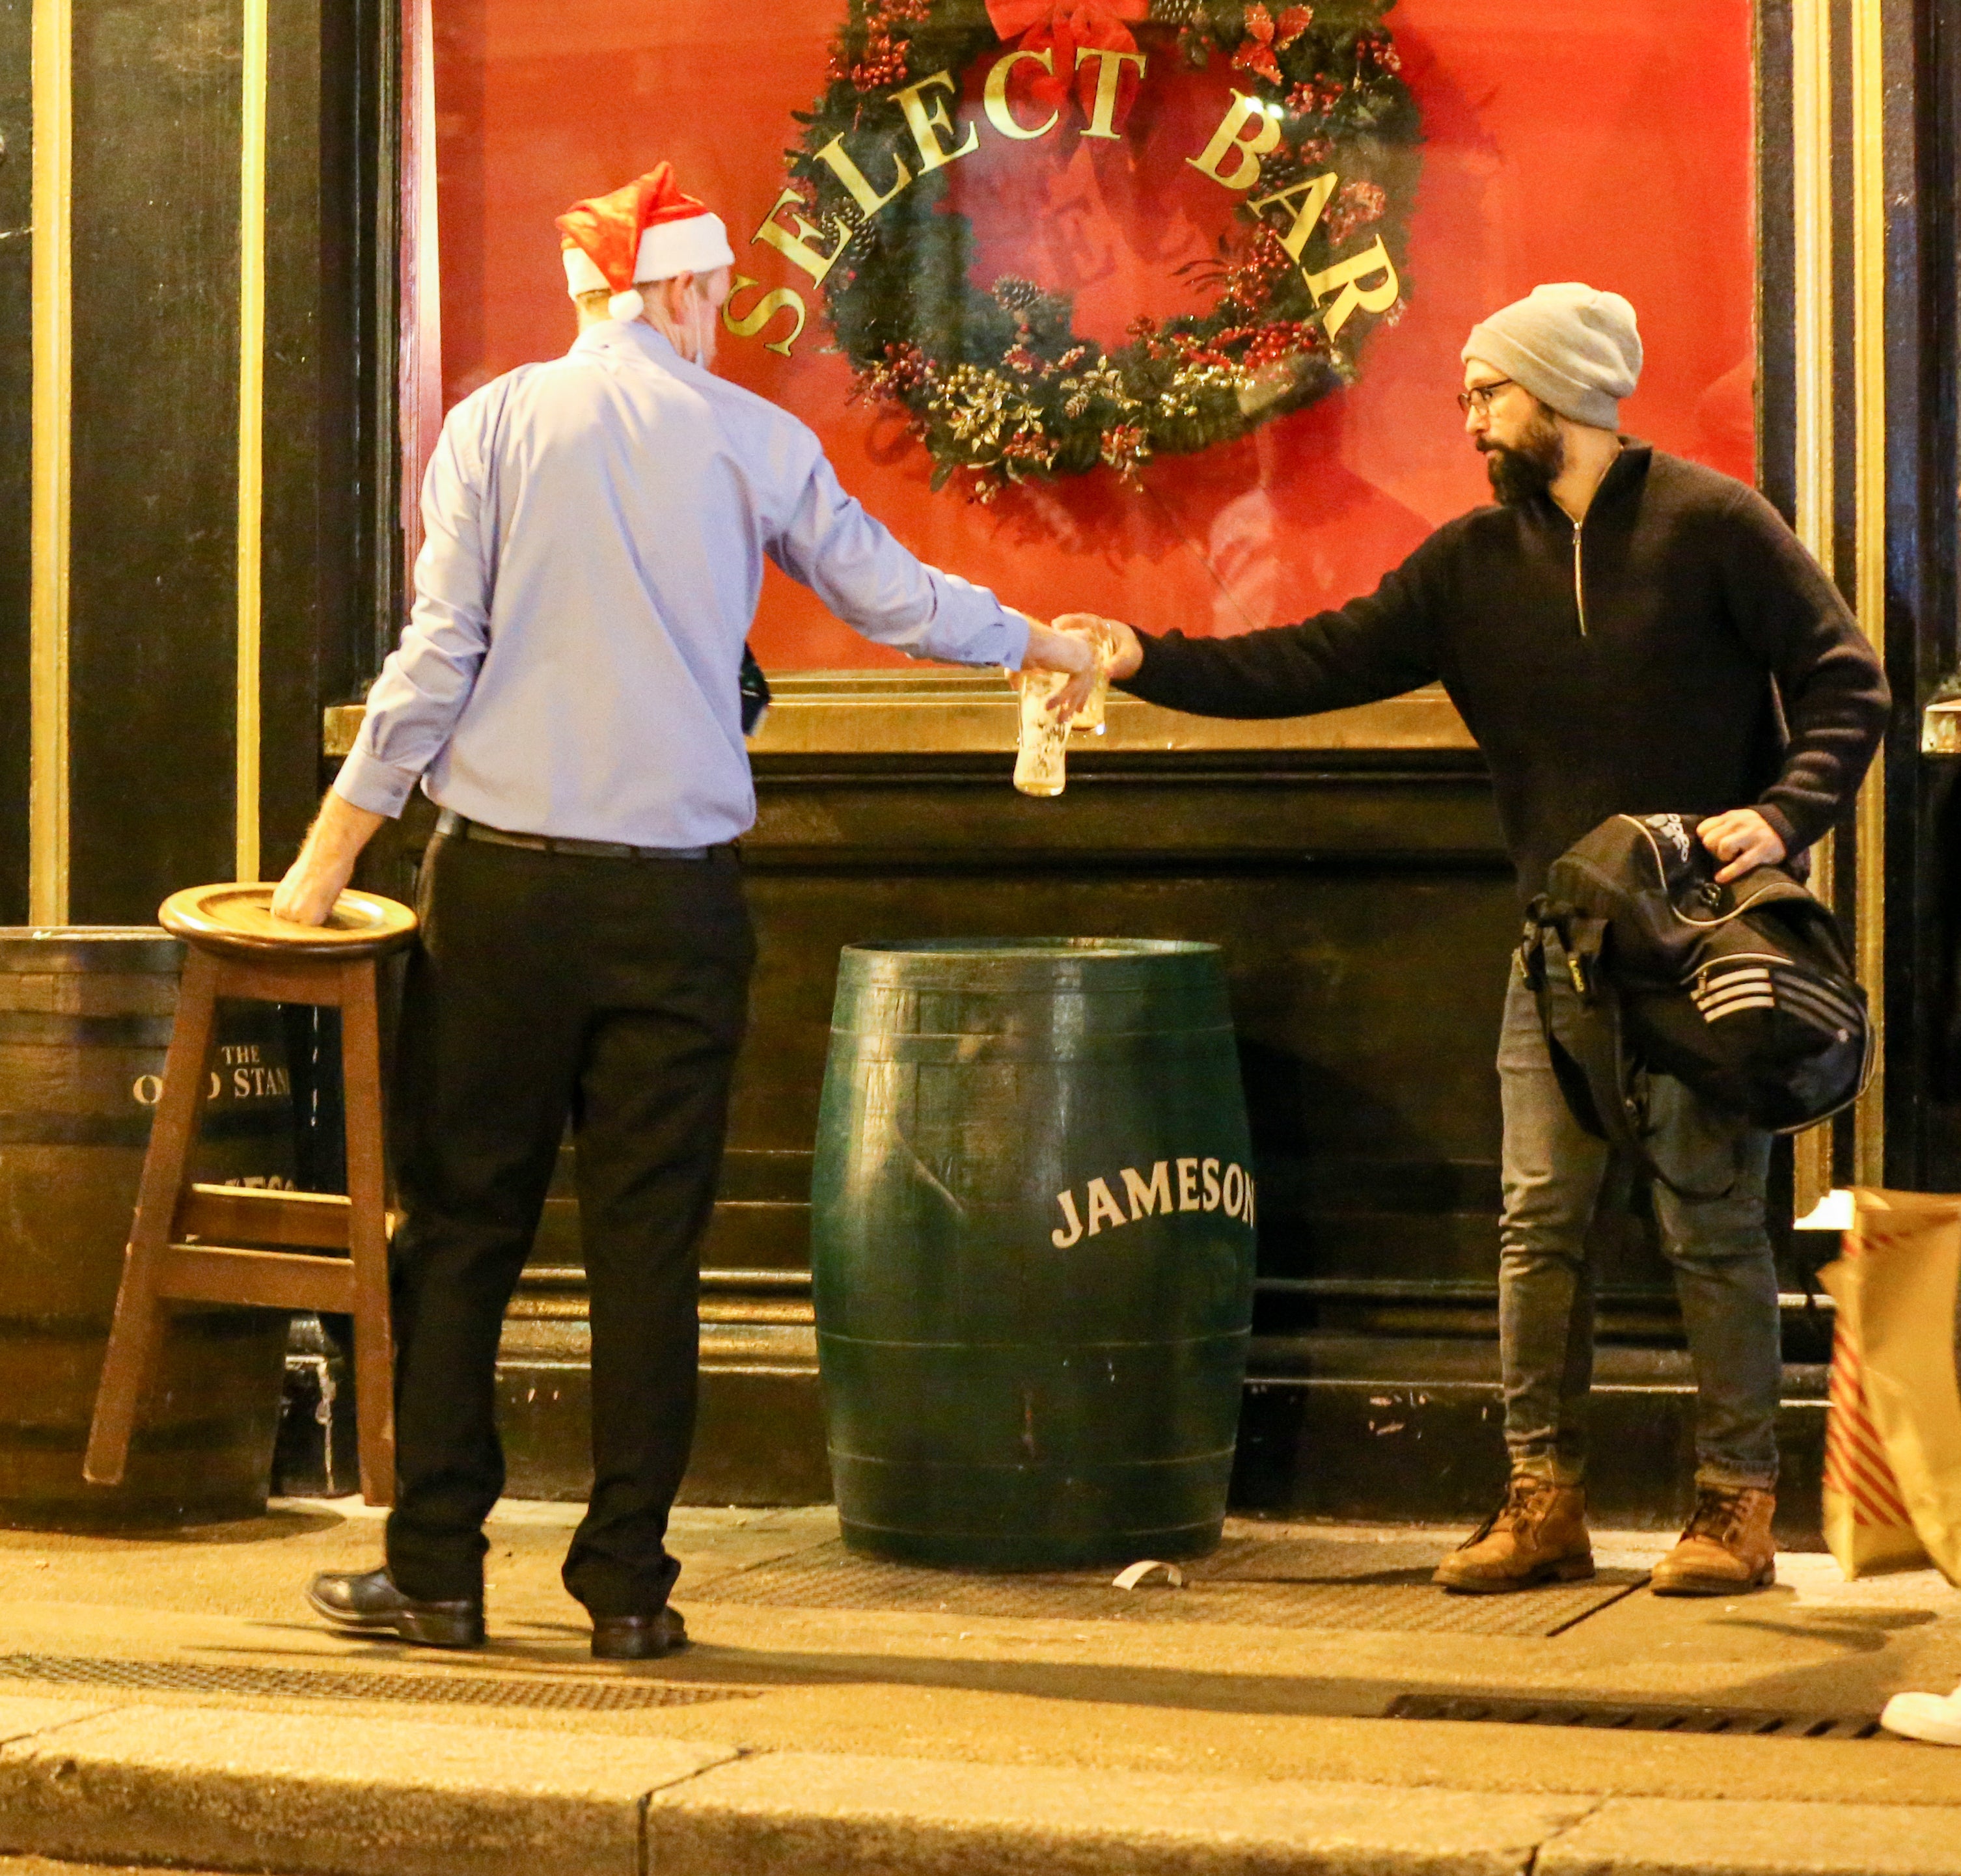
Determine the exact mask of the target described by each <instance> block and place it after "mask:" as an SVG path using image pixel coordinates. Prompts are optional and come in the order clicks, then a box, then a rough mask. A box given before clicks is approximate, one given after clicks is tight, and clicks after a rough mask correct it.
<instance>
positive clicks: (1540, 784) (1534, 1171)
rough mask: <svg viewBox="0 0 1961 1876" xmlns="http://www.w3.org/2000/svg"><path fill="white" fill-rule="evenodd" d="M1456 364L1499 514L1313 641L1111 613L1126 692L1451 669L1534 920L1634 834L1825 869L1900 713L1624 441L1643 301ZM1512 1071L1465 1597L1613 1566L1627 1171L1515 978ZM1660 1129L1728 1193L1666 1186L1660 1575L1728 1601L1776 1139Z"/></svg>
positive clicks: (1751, 1561)
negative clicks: (1616, 1285)
mask: <svg viewBox="0 0 1961 1876" xmlns="http://www.w3.org/2000/svg"><path fill="white" fill-rule="evenodd" d="M1463 356H1464V362H1465V370H1464V388H1463V390H1462V393H1461V394H1460V395H1459V398H1458V403H1459V405H1460V406H1462V409H1463V411H1464V413H1465V416H1464V422H1465V431H1466V432H1467V433H1468V435H1469V436H1470V438H1471V440H1472V442H1473V443H1474V444H1475V445H1476V447H1477V448H1478V449H1479V450H1480V451H1482V452H1483V453H1484V458H1485V466H1486V469H1487V473H1488V474H1489V476H1490V479H1491V486H1492V489H1493V491H1494V493H1495V494H1496V495H1497V506H1495V507H1487V508H1476V509H1474V510H1473V511H1472V512H1471V513H1469V514H1465V515H1462V516H1460V517H1459V518H1458V519H1457V520H1456V521H1451V522H1449V523H1448V524H1446V525H1445V526H1444V527H1440V528H1439V529H1438V530H1436V533H1433V535H1431V536H1430V538H1429V539H1428V540H1426V541H1425V542H1424V543H1423V545H1422V546H1420V547H1418V548H1417V550H1416V551H1415V552H1414V553H1413V554H1411V556H1410V557H1409V558H1408V559H1407V560H1405V562H1403V564H1402V565H1401V566H1399V567H1398V568H1396V569H1395V570H1394V571H1393V572H1391V573H1389V575H1386V576H1385V578H1383V580H1382V584H1380V585H1379V587H1378V588H1376V591H1374V592H1373V594H1370V596H1369V597H1366V598H1364V599H1357V600H1352V601H1350V603H1349V604H1347V605H1346V606H1344V607H1341V608H1340V609H1339V610H1336V611H1333V612H1327V613H1320V614H1318V615H1317V616H1315V617H1313V618H1311V619H1304V620H1303V621H1302V622H1301V623H1299V625H1294V626H1280V627H1278V628H1277V629H1273V630H1271V631H1264V632H1248V633H1246V634H1245V635H1243V636H1242V637H1239V638H1233V639H1186V638H1185V636H1184V635H1182V634H1181V633H1179V632H1166V633H1165V634H1164V635H1162V637H1152V636H1149V635H1146V634H1143V633H1140V632H1134V631H1133V630H1132V629H1130V627H1129V626H1124V625H1120V624H1118V623H1116V622H1114V621H1109V622H1105V626H1104V627H1103V630H1104V631H1105V633H1106V635H1107V637H1108V648H1109V649H1110V650H1111V652H1112V653H1113V661H1112V662H1111V677H1112V678H1113V679H1114V680H1115V681H1117V682H1118V683H1119V684H1120V685H1121V686H1122V687H1123V688H1124V689H1125V690H1129V691H1130V692H1131V693H1134V695H1135V696H1139V697H1142V698H1144V699H1146V700H1148V701H1149V702H1153V703H1158V704H1163V705H1169V706H1170V707H1171V708H1172V709H1178V710H1185V711H1189V712H1193V713H1194V714H1196V715H1203V716H1223V717H1292V716H1305V715H1310V714H1312V713H1314V712H1318V711H1323V710H1338V709H1345V708H1347V707H1350V706H1351V705H1357V704H1362V703H1367V702H1373V701H1374V700H1376V699H1379V698H1383V697H1390V696H1396V695H1398V693H1401V692H1404V691H1407V690H1413V689H1414V688H1415V687H1417V686H1419V685H1423V684H1429V683H1436V682H1439V681H1440V682H1441V683H1443V686H1444V688H1445V690H1446V691H1447V692H1448V693H1449V696H1450V698H1451V699H1452V702H1454V703H1455V704H1456V706H1457V708H1458V710H1459V712H1460V713H1461V714H1462V717H1463V718H1464V721H1465V723H1466V724H1467V725H1468V726H1469V728H1470V731H1471V733H1472V735H1473V736H1475V737H1476V738H1477V741H1478V746H1479V747H1480V748H1481V749H1482V750H1483V751H1484V754H1485V756H1486V758H1487V760H1488V762H1489V763H1490V766H1491V777H1492V782H1493V784H1494V788H1495V791H1496V794H1497V807H1498V814H1499V818H1500V823H1501V824H1502V826H1503V830H1504V834H1505V839H1506V842H1507V846H1508V847H1509V848H1510V852H1511V855H1512V858H1513V861H1514V862H1516V865H1517V868H1518V875H1519V892H1520V894H1521V896H1522V897H1523V898H1524V899H1526V900H1529V899H1530V898H1531V897H1532V896H1533V895H1534V894H1535V893H1538V892H1539V890H1541V889H1542V886H1543V884H1544V881H1545V871H1546V868H1547V867H1548V865H1550V863H1551V862H1552V861H1553V860H1554V858H1557V857H1558V855H1560V854H1561V852H1564V850H1565V849H1567V847H1569V846H1571V845H1572V844H1573V842H1575V841H1576V840H1577V839H1580V836H1582V835H1583V834H1585V833H1587V832H1588V831H1590V830H1591V829H1592V828H1593V827H1596V826H1597V825H1598V824H1599V823H1600V822H1601V821H1602V820H1606V819H1607V818H1608V817H1609V816H1610V815H1613V814H1621V813H1640V814H1647V813H1653V812H1657V811H1674V812H1679V813H1682V814H1685V815H1688V816H1689V817H1691V818H1692V819H1694V820H1698V821H1699V827H1698V833H1699V837H1700V838H1701V840H1702V842H1703V844H1704V846H1706V847H1707V848H1708V849H1709V851H1710V852H1711V854H1713V855H1714V856H1715V857H1716V858H1717V861H1718V862H1720V871H1718V873H1717V877H1718V878H1719V879H1723V880H1726V881H1727V880H1731V879H1735V878H1738V877H1741V875H1743V874H1745V873H1747V872H1749V871H1751V870H1752V868H1755V867H1758V866H1762V865H1774V864H1775V863H1777V862H1779V861H1782V860H1787V859H1789V858H1793V857H1794V856H1796V855H1798V854H1799V853H1800V852H1802V851H1803V849H1805V848H1806V847H1808V846H1810V845H1811V843H1812V842H1813V841H1815V840H1816V839H1818V838H1819V836H1820V835H1822V834H1823V833H1825V831H1826V830H1828V829H1829V828H1830V827H1832V824H1833V823H1835V821H1836V820H1838V819H1839V817H1841V815H1842V814H1844V813H1845V811H1846V809H1847V808H1848V807H1849V806H1850V805H1851V802H1852V800H1853V798H1854V795H1855V794H1856V792H1857V788H1858V785H1859V781H1860V778H1861V776H1863V775H1864V772H1865V769H1866V766H1867V763H1868V762H1869V761H1870V760H1871V757H1872V755H1873V750H1875V748H1877V746H1878V744H1879V741H1880V735H1881V733H1882V731H1883V729H1884V728H1885V725H1886V713H1887V709H1888V707H1889V699H1888V696H1887V690H1886V677H1885V675H1884V673H1883V670H1881V668H1880V664H1879V661H1878V660H1877V658H1875V657H1874V656H1873V651H1872V649H1871V648H1870V645H1868V644H1867V642H1866V640H1865V639H1864V637H1863V636H1862V635H1861V632H1860V631H1859V629H1858V627H1857V625H1856V623H1854V620H1853V619H1852V616H1851V613H1849V612H1848V610H1846V607H1845V602H1844V601H1843V600H1841V598H1840V597H1839V595H1838V592H1837V591H1836V590H1835V588H1834V587H1833V586H1832V583H1831V582H1830V581H1829V580H1828V579H1827V578H1825V575H1824V574H1823V573H1822V572H1821V571H1820V570H1819V567H1818V565H1817V564H1816V562H1814V561H1813V559H1811V557H1810V555H1808V554H1807V553H1806V552H1805V550H1804V549H1803V547H1802V546H1800V545H1799V543H1798V542H1797V539H1796V538H1795V537H1794V536H1793V535H1792V533H1791V532H1790V530H1789V529H1788V528H1787V527H1786V526H1785V525H1784V522H1783V521H1782V520H1781V519H1780V518H1779V517H1778V514H1777V513H1776V511H1774V509H1772V508H1771V506H1770V505H1769V504H1768V502H1765V501H1764V500H1763V498H1762V497H1761V496H1759V495H1758V494H1756V493H1755V491H1754V490H1752V489H1749V488H1748V487H1746V486H1745V485H1744V484H1743V483H1739V482H1736V481H1733V480H1732V479H1730V478H1729V477H1728V476H1722V475H1719V474H1717V473H1716V472H1715V471H1714V470H1709V469H1704V468H1703V467H1701V466H1700V465H1698V464H1697V463H1691V462H1687V461H1685V460H1682V458H1681V457H1674V456H1669V455H1666V454H1663V452H1662V451H1659V450H1656V449H1652V448H1650V447H1649V446H1648V445H1647V444H1644V443H1640V442H1637V441H1634V440H1633V439H1632V438H1627V437H1623V436H1621V435H1620V434H1619V433H1618V416H1619V412H1618V403H1619V400H1621V398H1623V397H1627V396H1628V395H1629V394H1630V393H1631V392H1632V391H1633V390H1634V385H1635V382H1636V381H1637V378H1638V377H1639V375H1640V371H1641V341H1640V339H1639V336H1638V335H1637V332H1636V329H1635V323H1634V309H1633V308H1632V307H1631V306H1629V305H1628V302H1627V301H1625V300H1624V299H1622V298H1621V297H1620V296H1619V295H1618V294H1612V293H1602V292H1596V291H1594V290H1593V288H1589V287H1585V286H1581V285H1571V284H1569V285H1558V286H1546V287H1540V288H1537V289H1535V291H1533V292H1532V294H1531V295H1529V296H1528V297H1527V298H1526V299H1524V300H1522V301H1517V302H1516V303H1515V304H1513V305H1511V306H1508V307H1504V308H1503V309H1502V310H1501V311H1499V312H1497V313H1495V314H1493V315H1492V316H1491V317H1490V318H1489V319H1488V320H1485V321H1484V323H1482V324H1481V325H1479V326H1476V327H1475V328H1474V329H1473V330H1472V334H1471V337H1470V339H1469V342H1468V343H1467V344H1466V345H1465V348H1464V354H1463ZM1494 962H1495V960H1494ZM1498 1073H1499V1081H1500V1090H1501V1094H1502V1097H1503V1113H1504V1144H1503V1186H1504V1209H1503V1218H1502V1220H1501V1225H1500V1246H1501V1250H1500V1270H1499V1293H1500V1301H1499V1315H1500V1338H1499V1339H1500V1360H1501V1365H1502V1369H1503V1393H1504V1402H1505V1440H1506V1444H1507V1449H1508V1451H1509V1453H1510V1460H1511V1466H1512V1478H1511V1486H1510V1490H1509V1492H1507V1497H1506V1499H1505V1502H1504V1504H1503V1506H1502V1507H1501V1508H1500V1509H1499V1510H1498V1511H1497V1512H1495V1513H1494V1514H1493V1516H1492V1517H1491V1518H1490V1519H1489V1520H1487V1522H1486V1524H1485V1525H1484V1527H1483V1528H1482V1529H1481V1530H1480V1531H1479V1532H1478V1534H1477V1535H1476V1536H1475V1537H1473V1538H1472V1540H1470V1541H1469V1542H1468V1543H1466V1544H1465V1546H1463V1547H1462V1548H1461V1549H1460V1550H1458V1551H1456V1553H1454V1554H1453V1555H1452V1556H1450V1557H1449V1558H1448V1559H1446V1561H1445V1562H1444V1563H1443V1566H1442V1567H1441V1568H1440V1569H1439V1570H1438V1572H1437V1581H1439V1582H1440V1583H1441V1584H1442V1585H1444V1587H1445V1588H1449V1589H1453V1590H1458V1591H1502V1590H1511V1589H1517V1588H1523V1587H1524V1586H1525V1585H1528V1584H1531V1583H1538V1582H1545V1581H1570V1580H1572V1579H1574V1578H1582V1577H1586V1576H1590V1575H1592V1574H1593V1553H1592V1547H1591V1543H1590V1540H1589V1537H1588V1535H1587V1530H1586V1495H1585V1483H1584V1479H1585V1464H1586V1444H1585V1428H1584V1416H1585V1410H1586V1396H1587V1393H1588V1391H1589V1389H1590V1386H1591V1382H1592V1372H1593V1270H1592V1268H1591V1265H1590V1259H1589V1255H1588V1238H1589V1230H1590V1225H1591V1224H1592V1222H1593V1218H1594V1216H1595V1215H1596V1212H1598V1211H1599V1209H1600V1208H1601V1207H1602V1206H1603V1205H1611V1204H1614V1203H1616V1202H1624V1199H1625V1193H1626V1191H1627V1189H1628V1180H1629V1178H1630V1177H1631V1174H1629V1172H1628V1169H1627V1168H1625V1167H1621V1166H1619V1165H1618V1164H1615V1161H1614V1158H1613V1155H1612V1153H1611V1151H1610V1150H1609V1148H1608V1147H1607V1146H1606V1145H1605V1143H1604V1142H1602V1141H1599V1140H1597V1139H1594V1138H1593V1136H1592V1135H1590V1134H1588V1133H1586V1132H1584V1131H1583V1129H1581V1128H1580V1126H1579V1124H1578V1123H1577V1121H1575V1120H1574V1118H1573V1116H1572V1115H1571V1114H1570V1113H1569V1112H1568V1110H1567V1107H1566V1104H1565V1102H1564V1100H1563V1099H1562V1097H1561V1094H1560V1092H1559V1088H1558V1083H1557V1081H1556V1080H1555V1079H1554V1075H1553V1072H1552V1066H1551V1062H1550V1060H1549V1059H1548V1056H1547V1053H1546V1048H1545V1040H1544V1038H1543V1037H1542V1034H1541V1033H1540V1030H1539V1019H1538V1015H1537V1012H1536V1010H1535V1006H1534V1002H1533V999H1532V995H1531V993H1530V992H1529V991H1528V990H1527V989H1526V987H1525V986H1524V985H1523V983H1521V982H1520V980H1519V974H1518V972H1517V970H1516V968H1514V969H1513V972H1512V980H1511V987H1510V994H1509V995H1508V997H1507V1003H1506V1010H1505V1019H1504V1026H1503V1032H1502V1036H1501V1039H1500V1046H1499V1053H1498ZM1650 1119H1651V1123H1652V1125H1653V1129H1654V1133H1653V1140H1652V1142H1651V1145H1652V1147H1653V1151H1654V1154H1655V1156H1656V1159H1657V1161H1658V1162H1659V1163H1660V1164H1661V1165H1662V1167H1663V1169H1664V1170H1665V1171H1668V1172H1669V1176H1670V1177H1671V1178H1672V1179H1673V1180H1675V1182H1676V1183H1677V1184H1678V1185H1680V1186H1682V1187H1683V1188H1685V1190H1691V1191H1708V1190H1712V1189H1718V1188H1720V1187H1722V1186H1724V1185H1725V1184H1728V1186H1729V1190H1728V1191H1727V1193H1726V1194H1725V1196H1723V1197H1721V1198H1720V1199H1706V1200H1701V1201H1698V1200H1692V1199H1684V1198H1682V1197H1680V1196H1678V1194H1676V1193H1674V1192H1672V1191H1671V1190H1669V1189H1668V1187H1667V1186H1664V1185H1662V1184H1660V1183H1657V1185H1656V1188H1655V1192H1654V1200H1655V1209H1656V1215H1657V1218H1658V1220H1659V1221H1660V1225H1661V1229H1662V1237H1663V1245H1664V1247H1665V1249H1666V1252H1667V1254H1668V1257H1669V1260H1670V1262H1671V1263H1672V1266H1673V1267H1674V1271H1675V1277H1676V1291H1677V1294H1678V1295H1679V1297H1680V1299H1681V1302H1682V1315H1683V1318H1684V1321H1685V1324H1686V1327H1687V1330H1688V1346H1689V1354H1690V1356H1691V1358H1692V1362H1693V1365H1694V1367H1695V1375H1696V1382H1697V1389H1698V1403H1697V1424H1696V1484H1697V1499H1696V1507H1695V1513H1694V1515H1693V1516H1692V1518H1691V1520H1690V1521H1689V1524H1688V1529H1687V1530H1685V1532H1684V1533H1683V1534H1682V1540H1681V1542H1680V1543H1678V1544H1677V1545H1676V1548H1675V1549H1674V1550H1673V1551H1672V1553H1670V1554H1669V1556H1668V1557H1667V1558H1666V1559H1665V1560H1664V1561H1663V1562H1662V1564H1661V1565H1660V1566H1659V1568H1658V1569H1656V1572H1655V1574H1654V1577H1653V1588H1655V1589H1656V1591H1658V1592H1660V1593H1663V1594H1670V1593H1672V1594H1736V1592H1738V1591H1742V1590H1746V1589H1749V1588H1755V1587H1757V1586H1758V1585H1762V1584H1765V1583H1768V1582H1770V1581H1773V1580H1774V1576H1775V1569H1776V1565H1775V1561H1774V1559H1775V1546H1774V1543H1773V1541H1772V1540H1771V1514H1772V1511H1773V1510H1774V1489H1775V1487H1776V1483H1777V1472H1778V1458H1777V1445H1776V1437H1775V1420H1776V1415H1777V1407H1778V1393H1779V1383H1780V1379H1781V1366H1780V1357H1779V1347H1778V1286H1777V1278H1776V1273H1775V1271H1774V1267H1773V1265H1772V1261H1771V1247H1770V1242H1769V1238H1768V1234H1767V1233H1766V1231H1765V1216H1764V1186H1765V1174H1766V1172H1767V1171H1768V1164H1769V1157H1770V1140H1769V1137H1768V1135H1764V1134H1762V1133H1759V1132H1755V1130H1753V1129H1749V1128H1748V1127H1747V1126H1745V1125H1743V1123H1739V1122H1736V1121H1734V1120H1731V1119H1730V1118H1729V1117H1727V1116H1724V1115H1722V1114H1720V1113H1715V1112H1714V1111H1713V1110H1710V1109H1708V1107H1705V1106H1704V1104H1701V1102H1700V1101H1698V1100H1697V1099H1696V1098H1695V1097H1694V1096H1693V1095H1692V1094H1690V1093H1689V1092H1688V1090H1687V1089H1686V1088H1683V1087H1682V1085H1680V1084H1679V1083H1678V1082H1675V1081H1670V1080H1669V1079H1667V1078H1664V1077H1660V1076H1657V1077H1656V1078H1654V1083H1653V1088H1652V1090H1651V1093H1650ZM1737 1168H1740V1169H1741V1170H1740V1171H1739V1173H1738V1174H1737V1176H1736V1178H1735V1179H1734V1181H1733V1183H1730V1174H1731V1173H1732V1171H1733V1170H1735V1169H1737Z"/></svg>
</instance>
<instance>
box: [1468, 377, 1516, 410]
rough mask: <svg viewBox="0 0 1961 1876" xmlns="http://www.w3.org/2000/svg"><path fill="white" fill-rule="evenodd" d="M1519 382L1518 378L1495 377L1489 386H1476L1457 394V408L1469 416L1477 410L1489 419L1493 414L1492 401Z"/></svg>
mask: <svg viewBox="0 0 1961 1876" xmlns="http://www.w3.org/2000/svg"><path fill="white" fill-rule="evenodd" d="M1517 382H1518V380H1517V379H1516V378H1510V377H1494V379H1492V381H1491V383H1490V384H1474V385H1472V387H1471V388H1470V390H1468V391H1459V393H1457V408H1458V409H1459V410H1461V411H1463V412H1465V414H1466V415H1467V416H1468V414H1469V413H1470V412H1472V411H1474V410H1475V411H1476V412H1477V413H1478V416H1481V417H1488V416H1490V415H1491V400H1492V399H1493V398H1494V397H1496V396H1497V394H1498V393H1499V392H1500V391H1501V390H1505V389H1507V387H1509V386H1510V385H1513V384H1516V383H1517Z"/></svg>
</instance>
